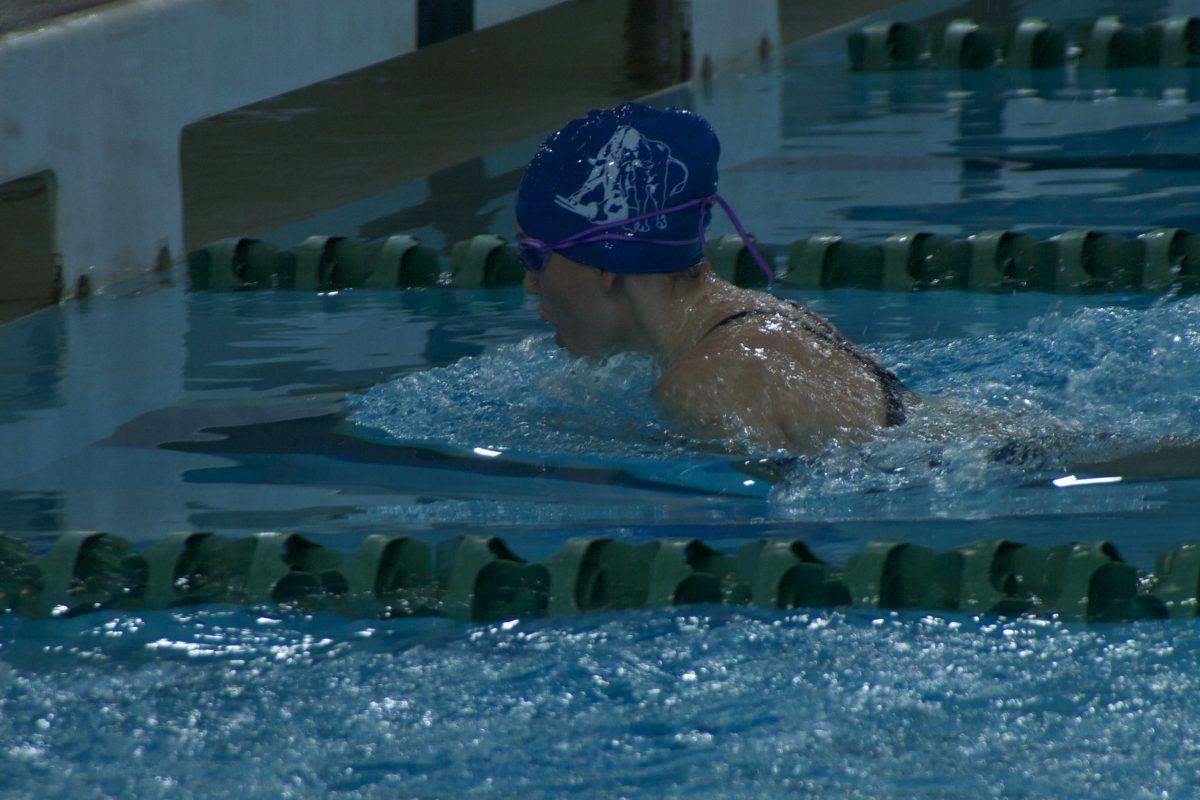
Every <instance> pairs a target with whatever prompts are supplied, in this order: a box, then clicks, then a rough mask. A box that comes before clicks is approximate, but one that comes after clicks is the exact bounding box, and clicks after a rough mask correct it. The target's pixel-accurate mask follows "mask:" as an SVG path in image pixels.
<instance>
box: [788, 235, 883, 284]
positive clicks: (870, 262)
mask: <svg viewBox="0 0 1200 800" xmlns="http://www.w3.org/2000/svg"><path fill="white" fill-rule="evenodd" d="M781 283H782V284H783V285H784V286H786V287H788V288H793V289H833V288H846V289H878V288H880V287H882V285H883V248H882V247H880V246H879V245H859V244H855V243H854V242H849V241H846V240H845V239H843V238H842V237H841V236H839V235H838V234H836V233H825V234H817V235H816V236H812V237H810V238H808V239H802V240H800V241H798V242H794V243H793V244H792V246H791V247H790V248H789V250H788V268H787V272H786V273H785V274H784V275H783V276H782V279H781Z"/></svg>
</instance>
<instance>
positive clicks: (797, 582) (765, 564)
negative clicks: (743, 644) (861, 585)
mask: <svg viewBox="0 0 1200 800" xmlns="http://www.w3.org/2000/svg"><path fill="white" fill-rule="evenodd" d="M737 578H738V586H739V587H740V588H741V592H739V593H738V594H736V595H735V599H736V601H738V602H740V603H749V604H750V605H754V606H758V607H759V608H769V609H775V610H786V609H791V608H801V607H807V608H833V607H836V606H848V605H850V604H851V602H852V598H851V596H850V590H849V589H848V588H847V586H846V584H845V583H844V582H842V581H840V580H838V579H837V578H836V577H835V576H834V574H833V571H832V568H831V567H830V566H829V565H828V564H826V563H825V562H824V561H822V560H821V559H819V558H817V557H816V556H814V555H813V554H812V551H811V550H809V549H808V545H807V544H805V543H804V542H802V541H800V540H799V539H793V540H790V541H789V540H775V539H759V540H758V541H756V542H749V543H747V544H744V545H742V547H741V548H739V549H738V553H737Z"/></svg>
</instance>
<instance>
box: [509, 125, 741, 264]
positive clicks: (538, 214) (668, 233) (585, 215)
mask: <svg viewBox="0 0 1200 800" xmlns="http://www.w3.org/2000/svg"><path fill="white" fill-rule="evenodd" d="M720 154H721V145H720V142H718V141H717V134H716V133H715V132H714V131H713V129H712V127H711V126H710V125H709V124H708V123H707V122H706V121H705V120H704V119H703V118H702V117H700V116H697V115H696V114H693V113H691V112H689V111H682V110H679V109H675V108H669V109H667V110H665V111H659V110H658V109H654V108H650V107H649V106H644V105H641V104H640V103H625V104H624V105H621V106H617V107H616V108H608V109H598V110H595V111H591V112H589V113H588V115H587V116H586V117H584V118H582V119H575V120H572V121H570V122H568V123H567V124H566V125H564V126H563V127H562V129H561V130H559V131H558V132H557V133H554V134H552V135H551V136H550V137H549V138H547V139H546V141H545V142H543V143H542V146H541V147H540V148H538V151H537V153H535V154H534V156H533V159H532V160H531V161H530V162H529V166H528V167H527V168H526V169H525V175H524V176H523V177H522V178H521V187H520V189H519V190H518V191H517V222H518V223H519V224H520V226H521V229H522V230H523V231H524V232H525V234H526V235H528V236H532V237H534V238H535V239H539V240H541V241H543V242H546V243H547V244H554V243H555V242H561V241H562V240H564V239H566V238H567V237H570V236H574V235H576V234H580V233H583V232H585V231H588V230H589V229H592V228H596V227H598V226H602V225H605V224H606V223H609V224H611V223H614V222H618V221H620V220H623V219H632V218H634V217H639V216H642V215H645V214H649V213H652V212H654V211H656V210H658V209H664V208H672V207H674V206H678V205H680V204H683V203H687V202H688V201H689V200H699V199H702V198H707V197H709V196H711V195H713V194H715V193H716V191H717V159H718V158H719V157H720ZM710 217H711V212H710V211H709V208H708V206H707V205H690V206H688V207H687V208H684V209H682V210H680V211H676V212H673V213H669V214H663V215H659V216H651V217H649V218H646V219H642V220H638V221H635V222H632V223H630V225H628V226H616V227H611V228H609V229H608V232H609V233H617V234H620V235H621V236H620V238H619V239H617V240H608V241H598V242H586V243H583V244H576V245H570V246H568V247H564V248H560V249H559V250H560V252H562V253H563V255H565V256H566V257H567V258H570V259H571V260H572V261H577V262H579V263H580V264H587V265H588V266H591V267H596V268H598V269H602V270H605V271H607V272H622V273H649V272H674V271H676V270H680V269H686V268H688V267H690V266H692V265H693V264H695V263H696V262H697V261H699V260H700V258H701V241H700V232H701V231H702V230H703V228H704V227H706V226H707V225H708V221H709V218H710ZM649 240H660V241H677V240H678V241H683V242H686V244H656V243H654V242H652V241H649Z"/></svg>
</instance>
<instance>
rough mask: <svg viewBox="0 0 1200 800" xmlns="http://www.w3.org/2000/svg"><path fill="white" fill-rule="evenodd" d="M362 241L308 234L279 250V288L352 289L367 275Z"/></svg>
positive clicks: (311, 290)
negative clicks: (293, 244) (295, 242)
mask: <svg viewBox="0 0 1200 800" xmlns="http://www.w3.org/2000/svg"><path fill="white" fill-rule="evenodd" d="M367 272H368V268H367V262H366V258H365V256H364V254H363V249H362V243H361V242H359V241H358V240H356V239H347V238H345V237H343V236H310V237H308V238H307V239H305V240H304V241H303V242H301V243H300V244H298V245H296V246H295V247H291V248H288V249H287V250H285V251H283V252H282V253H280V254H279V267H278V273H279V288H281V289H294V290H296V291H308V292H332V291H340V290H342V289H354V288H357V287H359V286H361V285H362V283H363V282H364V281H365V280H366V278H367Z"/></svg>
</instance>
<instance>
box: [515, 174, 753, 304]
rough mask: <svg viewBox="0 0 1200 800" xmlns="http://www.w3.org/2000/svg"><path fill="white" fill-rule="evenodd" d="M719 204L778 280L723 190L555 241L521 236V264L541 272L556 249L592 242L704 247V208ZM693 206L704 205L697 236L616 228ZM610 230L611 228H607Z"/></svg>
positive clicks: (530, 269) (751, 248)
mask: <svg viewBox="0 0 1200 800" xmlns="http://www.w3.org/2000/svg"><path fill="white" fill-rule="evenodd" d="M714 204H715V205H719V206H720V207H721V210H723V211H724V212H725V215H726V216H727V217H729V221H730V222H732V223H733V227H734V229H735V230H737V232H738V235H739V236H741V237H742V241H743V242H744V243H745V244H746V249H748V250H749V251H750V255H751V256H753V257H754V261H755V263H757V264H758V267H759V269H761V270H762V271H763V274H764V275H766V276H767V283H770V282H771V281H773V280H775V273H774V271H773V270H772V269H771V267H770V265H769V264H767V262H766V259H764V258H763V257H762V254H761V253H759V252H758V248H757V247H755V246H754V243H753V241H751V239H750V236H749V234H747V233H746V231H745V230H744V229H743V228H742V223H741V222H740V221H739V220H738V218H737V215H736V214H734V213H733V209H732V208H730V207H729V203H727V202H725V198H723V197H721V195H719V194H713V195H709V196H708V197H700V198H697V199H695V200H689V201H687V202H686V203H680V204H679V205H677V206H671V207H670V208H664V209H662V210H660V211H651V212H649V213H647V214H639V215H638V216H636V217H629V218H628V219H620V220H616V221H614V222H606V223H604V224H603V225H597V226H596V227H594V228H589V229H587V230H584V231H580V232H579V233H576V234H573V235H571V236H568V237H567V238H565V239H563V240H561V241H558V242H554V243H553V244H551V243H548V242H543V241H541V240H540V239H534V238H533V237H532V236H519V237H518V238H517V258H518V259H520V261H521V266H523V267H525V269H527V270H529V271H530V272H533V273H538V272H541V270H542V268H543V267H545V266H546V259H547V258H549V257H550V253H551V252H553V251H555V250H567V249H569V248H571V247H575V246H576V245H581V244H589V243H591V242H604V241H618V242H639V243H645V244H665V245H693V244H695V243H696V239H699V240H700V245H701V247H703V246H704V212H705V211H707V210H708V209H709V208H711V207H712V206H713V205H714ZM692 206H699V207H700V223H699V226H698V230H697V233H696V239H646V238H643V237H641V236H637V235H636V234H633V233H631V232H625V233H615V232H612V229H613V228H623V227H625V226H627V225H630V224H632V223H634V222H640V221H641V220H644V219H652V218H654V217H660V216H663V215H664V214H674V213H676V212H678V211H683V210H684V209H688V208H691V207H692ZM606 231H607V232H606Z"/></svg>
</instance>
